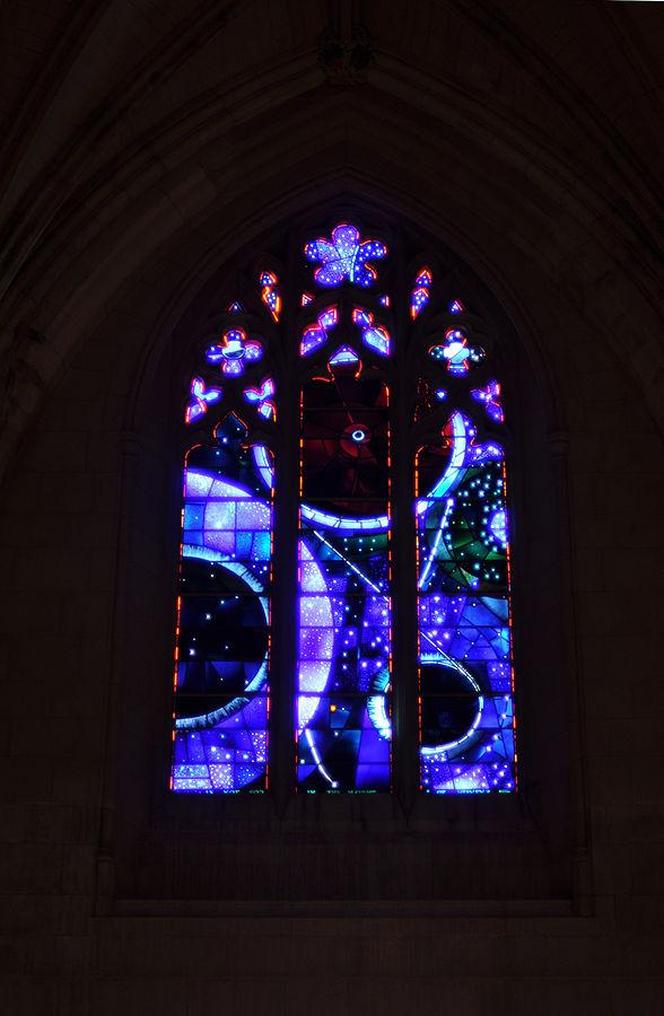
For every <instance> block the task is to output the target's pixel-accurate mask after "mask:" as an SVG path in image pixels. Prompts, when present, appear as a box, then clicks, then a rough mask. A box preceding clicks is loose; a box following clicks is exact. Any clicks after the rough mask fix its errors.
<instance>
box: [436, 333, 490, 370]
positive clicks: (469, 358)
mask: <svg viewBox="0 0 664 1016" xmlns="http://www.w3.org/2000/svg"><path fill="white" fill-rule="evenodd" d="M429 356H431V357H432V359H434V360H438V361H439V362H440V363H443V364H444V365H445V366H446V367H447V370H448V371H449V373H450V374H454V375H457V376H458V375H463V374H465V373H466V372H467V371H468V370H470V367H471V365H473V364H475V363H479V361H480V360H481V359H482V358H483V356H484V350H483V349H480V348H479V346H478V347H474V346H471V345H470V344H469V342H468V338H467V336H466V335H465V334H464V333H463V332H462V331H460V329H458V328H448V329H447V331H446V332H445V340H444V342H443V343H442V345H439V346H431V348H430V349H429Z"/></svg>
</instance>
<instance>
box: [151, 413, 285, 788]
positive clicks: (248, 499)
mask: <svg viewBox="0 0 664 1016" xmlns="http://www.w3.org/2000/svg"><path fill="white" fill-rule="evenodd" d="M263 450H264V452H265V458H266V460H267V463H268V464H269V456H268V455H267V450H266V449H265V448H264V446H263ZM260 461H261V459H260V457H259V462H260ZM263 465H264V464H263ZM271 560H272V487H271V483H270V485H269V486H268V490H267V492H266V489H265V484H264V477H262V476H261V474H260V472H259V468H258V465H257V457H256V456H255V455H254V454H253V449H250V448H249V447H248V445H247V428H246V426H245V425H244V424H243V423H242V421H241V420H239V419H238V418H237V417H236V416H235V415H234V414H232V413H231V414H229V415H228V416H227V417H226V418H225V420H224V421H223V422H222V423H221V424H220V425H219V426H218V427H217V429H216V432H215V435H214V441H213V442H211V443H210V444H207V445H201V446H199V447H196V448H194V449H192V451H191V452H190V453H189V455H188V460H187V466H186V469H185V473H184V507H183V512H182V544H181V555H180V571H179V582H180V595H179V598H178V628H177V645H176V668H175V715H174V732H173V735H174V747H173V765H172V773H171V787H172V789H173V790H174V791H176V792H181V793H208V794H213V793H237V792H239V791H242V790H246V791H259V792H260V791H262V790H264V789H265V788H266V786H267V772H268V767H267V750H268V731H267V719H268V708H269V705H268V703H269V686H268V670H269V646H270V595H271Z"/></svg>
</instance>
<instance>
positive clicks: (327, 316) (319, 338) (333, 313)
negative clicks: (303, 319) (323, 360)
mask: <svg viewBox="0 0 664 1016" xmlns="http://www.w3.org/2000/svg"><path fill="white" fill-rule="evenodd" d="M338 320H339V315H338V309H337V307H336V305H333V306H331V307H326V308H325V310H324V311H322V312H321V313H320V314H319V315H318V317H317V319H316V321H315V322H314V323H313V324H311V325H307V327H306V328H305V329H304V331H303V333H302V340H301V342H300V356H311V354H312V353H314V352H315V351H316V350H317V349H319V348H320V346H324V345H325V343H326V342H327V338H328V332H329V331H330V329H332V328H334V327H335V326H336V324H337V321H338Z"/></svg>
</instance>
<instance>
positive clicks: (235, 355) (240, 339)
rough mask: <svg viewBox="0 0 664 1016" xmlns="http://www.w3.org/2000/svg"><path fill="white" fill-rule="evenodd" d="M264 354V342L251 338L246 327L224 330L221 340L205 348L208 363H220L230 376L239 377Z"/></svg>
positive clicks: (225, 372)
mask: <svg viewBox="0 0 664 1016" xmlns="http://www.w3.org/2000/svg"><path fill="white" fill-rule="evenodd" d="M262 356H263V344H262V343H261V342H258V341H257V340H256V339H249V338H248V337H247V333H246V332H245V330H244V328H231V329H229V330H228V331H227V332H224V334H223V336H222V338H221V341H220V342H218V343H215V344H214V345H213V346H208V348H207V349H206V350H205V359H206V360H207V362H208V363H212V364H218V365H219V367H220V368H221V370H222V372H223V373H224V374H226V375H228V376H236V377H239V375H240V374H244V372H245V370H246V368H247V366H248V365H249V364H250V363H253V362H254V361H256V360H260V359H261V358H262Z"/></svg>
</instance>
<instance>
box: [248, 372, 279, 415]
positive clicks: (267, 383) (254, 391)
mask: <svg viewBox="0 0 664 1016" xmlns="http://www.w3.org/2000/svg"><path fill="white" fill-rule="evenodd" d="M275 391H276V388H275V384H274V381H273V380H272V378H271V377H266V378H263V380H262V381H261V383H260V385H259V386H258V388H245V390H244V391H243V392H242V395H243V397H244V398H245V399H246V401H247V402H249V403H251V405H253V406H255V407H256V410H257V412H258V413H259V414H260V416H262V417H263V418H264V419H266V420H275V419H276V415H277V407H276V404H275V401H274V393H275Z"/></svg>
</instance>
